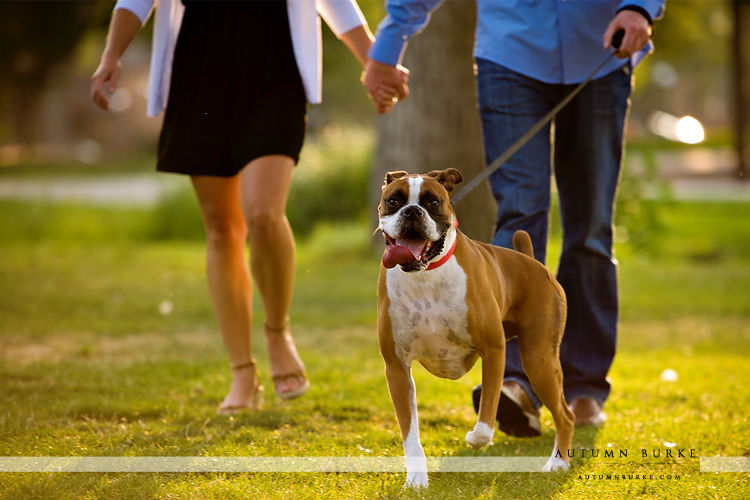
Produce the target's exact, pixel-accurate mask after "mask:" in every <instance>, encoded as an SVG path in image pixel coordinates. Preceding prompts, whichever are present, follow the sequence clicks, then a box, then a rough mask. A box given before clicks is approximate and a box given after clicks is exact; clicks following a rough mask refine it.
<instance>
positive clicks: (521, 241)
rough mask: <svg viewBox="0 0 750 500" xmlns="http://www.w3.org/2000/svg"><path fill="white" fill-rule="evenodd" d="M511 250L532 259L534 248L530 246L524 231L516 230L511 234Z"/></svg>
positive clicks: (527, 235)
mask: <svg viewBox="0 0 750 500" xmlns="http://www.w3.org/2000/svg"><path fill="white" fill-rule="evenodd" d="M513 249H514V250H515V251H516V252H521V253H522V254H524V255H528V256H529V257H531V258H532V259H533V258H534V246H533V245H532V244H531V237H530V236H529V233H527V232H526V231H522V230H520V229H519V230H518V231H516V232H515V233H514V234H513Z"/></svg>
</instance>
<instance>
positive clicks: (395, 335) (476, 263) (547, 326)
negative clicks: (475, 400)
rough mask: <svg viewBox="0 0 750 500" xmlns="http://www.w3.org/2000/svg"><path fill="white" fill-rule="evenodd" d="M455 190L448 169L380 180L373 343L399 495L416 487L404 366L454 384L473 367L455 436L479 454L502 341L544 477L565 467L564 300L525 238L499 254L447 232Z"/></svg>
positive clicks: (486, 435) (416, 450)
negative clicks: (527, 400) (534, 414)
mask: <svg viewBox="0 0 750 500" xmlns="http://www.w3.org/2000/svg"><path fill="white" fill-rule="evenodd" d="M461 180H462V177H461V174H460V173H459V172H458V170H456V169H454V168H449V169H447V170H443V171H433V172H430V173H428V174H424V175H409V174H408V173H406V172H389V173H388V174H386V176H385V184H384V186H383V195H382V198H381V201H380V205H379V206H378V214H379V219H380V224H379V229H380V230H382V231H383V233H384V235H385V239H386V248H385V252H384V254H383V261H382V266H381V268H380V274H379V276H378V340H379V344H380V352H381V354H382V356H383V359H384V361H385V374H386V379H387V381H388V391H389V392H390V395H391V399H392V401H393V406H394V407H395V410H396V418H397V420H398V425H399V428H400V430H401V438H402V440H403V445H404V454H405V456H406V471H407V475H406V486H412V487H421V486H427V464H426V459H425V454H424V449H423V448H422V445H421V443H420V439H419V427H418V421H417V399H416V392H415V388H414V380H413V379H412V376H411V363H412V361H419V362H420V363H421V364H422V365H423V366H424V367H425V368H426V369H427V370H428V371H429V372H430V373H432V374H433V375H435V376H437V377H442V378H448V379H451V380H456V379H458V378H460V377H461V376H462V375H464V374H465V373H467V372H468V371H469V370H470V369H471V367H472V366H473V365H474V363H475V362H476V360H477V358H480V357H481V358H482V397H481V401H480V403H479V412H478V416H477V423H476V425H475V426H474V429H473V430H471V431H469V432H468V433H467V434H466V442H467V443H469V445H471V446H472V447H473V448H475V449H476V448H481V447H483V446H487V445H488V444H490V441H491V440H492V435H493V432H494V428H495V418H496V416H497V407H498V402H499V400H500V391H501V388H502V384H503V373H504V371H505V342H506V341H507V340H508V339H511V338H513V337H518V345H519V348H520V351H521V357H522V360H523V366H524V370H525V372H526V374H527V375H528V378H529V381H530V382H531V384H532V386H533V388H534V391H535V392H536V394H537V395H538V396H539V399H540V400H541V401H542V403H543V404H544V405H545V406H546V407H547V408H549V410H550V412H551V413H552V417H553V419H554V421H555V429H556V436H555V445H554V448H553V450H552V456H551V457H550V459H549V460H548V461H547V463H546V465H545V466H544V471H554V470H565V469H567V468H568V465H569V461H570V459H569V458H568V453H567V450H568V449H570V446H571V441H572V439H573V425H574V422H575V417H574V416H573V414H572V412H571V411H570V409H569V408H568V405H567V404H566V402H565V398H564V396H563V390H562V369H561V367H560V358H559V347H560V340H561V338H562V334H563V329H564V326H565V316H566V312H567V305H566V300H565V292H564V291H563V289H562V287H561V286H560V285H559V284H558V283H557V280H555V278H554V277H553V276H552V275H551V274H550V272H549V271H548V270H547V268H546V267H544V266H543V265H542V264H540V263H539V262H538V261H536V260H534V258H533V251H532V246H531V239H530V238H529V235H528V234H527V233H526V232H524V231H518V232H516V234H515V235H514V238H513V246H514V248H515V250H510V249H506V248H500V247H496V246H493V245H489V244H486V243H481V242H477V241H473V240H471V239H469V238H468V237H467V236H465V235H464V234H463V233H462V232H461V231H459V230H458V222H457V219H456V214H455V213H454V211H453V207H452V205H451V201H450V193H451V191H453V188H454V186H455V185H456V184H458V183H459V182H461ZM558 450H559V451H558Z"/></svg>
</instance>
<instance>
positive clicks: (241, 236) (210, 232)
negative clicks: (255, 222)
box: [204, 215, 247, 247]
mask: <svg viewBox="0 0 750 500" xmlns="http://www.w3.org/2000/svg"><path fill="white" fill-rule="evenodd" d="M204 225H205V228H206V238H207V240H208V241H209V243H211V244H213V245H217V246H222V247H226V246H233V245H242V246H244V245H245V242H246V241H247V225H246V224H245V220H244V219H242V218H241V217H240V218H237V217H227V216H223V215H207V216H205V217H204Z"/></svg>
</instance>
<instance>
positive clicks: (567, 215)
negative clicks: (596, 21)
mask: <svg viewBox="0 0 750 500" xmlns="http://www.w3.org/2000/svg"><path fill="white" fill-rule="evenodd" d="M596 62H597V61H594V63H596ZM477 85H478V94H479V108H480V113H481V116H482V131H483V135H484V149H485V155H486V162H487V164H489V163H490V162H492V161H493V160H494V159H495V158H497V157H498V156H499V155H500V154H501V153H502V152H503V151H505V150H506V149H507V148H508V147H509V146H510V145H511V144H513V142H515V141H516V139H518V137H520V136H521V135H522V134H523V133H524V132H525V131H526V130H528V129H529V128H531V127H532V126H533V125H534V124H535V123H536V122H537V121H539V120H540V119H541V118H542V117H543V116H544V115H545V114H547V113H548V112H549V111H550V110H551V109H552V108H553V107H554V106H555V105H556V104H557V103H558V102H560V101H561V100H562V99H563V98H564V97H565V96H567V95H568V94H569V93H570V92H571V91H572V90H573V89H574V88H575V85H562V84H546V83H543V82H540V81H538V80H534V79H531V78H528V77H526V76H524V75H521V74H518V73H515V72H513V71H510V70H509V69H507V68H504V67H502V66H499V65H497V64H495V63H493V62H490V61H487V60H483V59H477ZM630 90H631V77H630V71H629V67H625V68H623V69H621V70H617V71H615V72H613V73H610V74H609V75H607V76H605V77H603V78H600V79H598V80H594V81H592V82H590V83H589V84H588V85H587V86H586V87H585V88H584V89H583V90H582V91H581V93H580V94H578V95H577V96H576V97H575V98H574V99H573V100H572V101H571V102H570V103H569V104H568V105H567V106H566V107H565V108H563V110H562V111H561V112H560V113H559V114H558V115H557V117H556V118H555V119H554V127H551V126H550V125H547V126H546V127H545V128H544V129H542V130H541V131H540V132H539V133H538V134H536V135H535V136H534V137H533V138H532V139H531V140H530V141H529V142H528V143H527V144H526V145H525V146H523V147H522V148H521V149H520V150H519V151H518V152H517V153H516V154H515V155H514V156H513V157H512V158H511V159H510V160H508V162H506V163H505V164H504V165H502V166H501V167H500V169H499V170H498V171H496V172H495V173H493V174H492V176H490V178H489V182H490V186H491V188H492V192H493V194H494V196H495V200H496V201H497V224H496V226H495V234H494V238H493V241H492V243H493V244H495V245H498V246H503V247H508V248H513V243H512V240H513V233H514V232H515V231H516V230H518V229H523V230H525V231H527V232H528V233H529V234H530V235H531V240H532V242H533V244H534V256H535V257H536V258H537V259H538V260H539V261H540V262H542V263H544V262H545V257H546V246H547V232H548V226H549V210H550V182H551V181H550V178H551V170H552V168H554V173H555V180H556V184H557V189H558V193H559V199H560V211H561V218H562V228H563V247H562V255H561V256H560V267H559V269H558V274H557V279H558V281H559V282H560V284H561V285H562V286H563V288H564V289H565V292H566V295H567V298H568V320H567V325H566V329H565V334H564V336H563V340H562V345H561V346H560V361H561V363H562V369H563V377H564V379H563V380H564V382H563V384H564V385H563V387H564V392H565V398H566V400H567V401H572V400H573V399H576V398H579V397H589V398H593V399H595V400H597V401H599V402H600V403H602V404H603V403H604V401H605V400H606V399H607V397H608V395H609V392H610V384H609V382H608V381H607V373H608V371H609V368H610V366H611V365H612V361H613V359H614V356H615V346H616V340H617V322H618V298H617V268H616V266H617V262H616V260H615V258H614V256H613V250H612V244H613V241H612V240H613V235H612V233H613V230H612V224H613V215H614V201H615V194H616V191H617V184H618V181H619V177H620V165H621V160H622V151H623V128H624V124H625V120H626V117H627V113H628V109H629V105H630V101H629V98H630ZM551 130H552V132H551ZM553 166H554V167H553ZM505 377H506V380H515V381H517V382H519V383H520V384H521V385H522V386H524V388H525V389H526V391H527V392H528V393H529V395H530V397H531V400H532V402H533V403H534V404H535V405H536V406H537V407H539V406H541V403H540V402H539V399H538V398H537V397H536V395H535V394H534V392H533V390H532V389H531V385H530V384H529V381H528V379H527V378H526V375H525V374H524V372H523V368H522V366H521V358H520V355H519V352H518V344H517V342H516V340H515V339H513V340H512V341H510V342H508V346H507V351H506V368H505Z"/></svg>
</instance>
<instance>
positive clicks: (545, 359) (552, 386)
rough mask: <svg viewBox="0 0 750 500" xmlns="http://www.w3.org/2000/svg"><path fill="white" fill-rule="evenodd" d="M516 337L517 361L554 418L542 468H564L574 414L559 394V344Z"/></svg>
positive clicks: (545, 469) (561, 388)
mask: <svg viewBox="0 0 750 500" xmlns="http://www.w3.org/2000/svg"><path fill="white" fill-rule="evenodd" d="M518 340H519V342H518V347H519V350H520V351H521V362H522V363H523V369H524V371H525V372H526V376H527V377H528V378H529V382H531V387H532V388H533V389H534V392H535V393H536V395H537V396H538V397H539V400H540V401H541V402H542V404H543V405H544V406H546V407H547V408H548V409H549V411H550V413H552V419H553V420H554V421H555V446H554V447H553V448H552V456H551V457H550V459H549V460H548V461H547V464H546V465H545V466H544V471H545V472H549V471H555V470H567V469H568V466H569V463H570V458H568V450H570V448H571V446H572V442H573V427H574V424H575V417H574V416H573V412H571V411H570V408H568V405H567V403H566V402H565V396H564V395H563V385H562V382H563V375H562V367H561V366H560V355H559V347H558V346H557V345H556V344H552V343H546V342H535V341H534V340H529V339H528V338H527V337H524V336H520V337H519V339H518ZM524 340H525V341H524Z"/></svg>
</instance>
